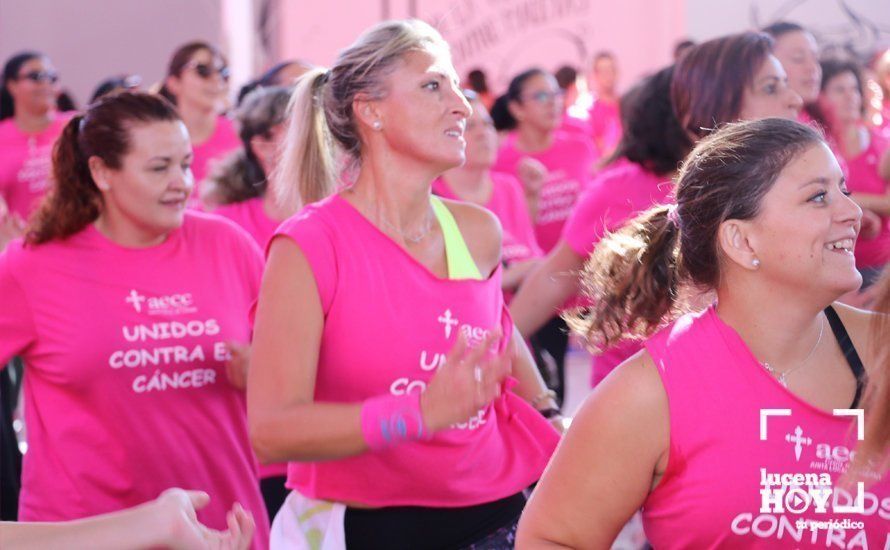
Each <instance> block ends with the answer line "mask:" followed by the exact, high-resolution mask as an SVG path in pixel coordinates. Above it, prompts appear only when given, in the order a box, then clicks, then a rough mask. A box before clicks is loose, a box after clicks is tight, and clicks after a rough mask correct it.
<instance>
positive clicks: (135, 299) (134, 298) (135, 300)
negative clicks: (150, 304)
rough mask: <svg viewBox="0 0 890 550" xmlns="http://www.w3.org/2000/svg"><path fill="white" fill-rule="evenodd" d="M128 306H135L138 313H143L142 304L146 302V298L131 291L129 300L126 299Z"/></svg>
mask: <svg viewBox="0 0 890 550" xmlns="http://www.w3.org/2000/svg"><path fill="white" fill-rule="evenodd" d="M124 301H125V302H127V303H128V304H133V309H135V310H136V312H137V313H141V312H142V302H144V301H145V296H143V295H141V294H139V293H138V292H136V291H135V290H131V291H130V294H129V295H128V297H127V298H125V299H124Z"/></svg>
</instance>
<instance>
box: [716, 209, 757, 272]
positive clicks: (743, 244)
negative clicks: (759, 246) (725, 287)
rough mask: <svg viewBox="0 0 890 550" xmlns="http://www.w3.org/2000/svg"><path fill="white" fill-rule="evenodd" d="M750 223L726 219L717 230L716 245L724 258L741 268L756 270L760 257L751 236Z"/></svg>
mask: <svg viewBox="0 0 890 550" xmlns="http://www.w3.org/2000/svg"><path fill="white" fill-rule="evenodd" d="M751 228H752V226H751V224H750V223H748V222H747V221H745V220H726V221H724V222H723V223H721V224H720V228H719V229H718V230H717V246H719V247H720V251H721V252H722V253H723V255H724V256H726V258H727V259H728V260H729V261H731V262H734V263H735V264H737V265H739V266H740V267H742V268H743V269H749V270H756V269H757V268H758V267H760V259H759V258H758V257H757V250H756V247H755V246H754V243H753V241H754V239H753V238H752V236H751Z"/></svg>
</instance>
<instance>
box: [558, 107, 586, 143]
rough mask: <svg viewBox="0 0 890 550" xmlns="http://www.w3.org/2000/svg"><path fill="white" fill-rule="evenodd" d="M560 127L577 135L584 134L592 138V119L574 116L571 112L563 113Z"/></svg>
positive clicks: (563, 130)
mask: <svg viewBox="0 0 890 550" xmlns="http://www.w3.org/2000/svg"><path fill="white" fill-rule="evenodd" d="M559 129H560V131H562V132H568V133H570V134H573V135H576V136H583V137H584V138H585V139H588V140H590V139H591V134H590V121H589V120H585V119H580V118H578V117H574V116H572V115H570V114H569V113H566V114H564V115H563V117H562V124H560V126H559Z"/></svg>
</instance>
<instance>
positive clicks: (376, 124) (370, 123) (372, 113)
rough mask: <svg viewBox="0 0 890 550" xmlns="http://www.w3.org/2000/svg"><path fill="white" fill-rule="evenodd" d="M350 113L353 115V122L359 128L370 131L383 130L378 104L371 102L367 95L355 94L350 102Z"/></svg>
mask: <svg viewBox="0 0 890 550" xmlns="http://www.w3.org/2000/svg"><path fill="white" fill-rule="evenodd" d="M352 112H353V113H354V114H355V120H356V122H358V124H359V127H364V128H367V129H371V130H381V129H382V128H383V122H384V121H383V113H382V112H381V109H380V103H379V102H377V101H373V100H371V98H370V97H369V96H368V95H367V94H355V98H353V100H352Z"/></svg>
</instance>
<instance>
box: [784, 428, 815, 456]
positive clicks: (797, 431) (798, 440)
mask: <svg viewBox="0 0 890 550" xmlns="http://www.w3.org/2000/svg"><path fill="white" fill-rule="evenodd" d="M802 436H803V429H802V428H801V427H800V426H798V427H796V428H794V437H792V436H791V434H787V435H785V441H787V442H788V443H794V457H795V458H796V459H797V461H798V462H800V453H801V451H803V446H804V445H812V444H813V440H812V439H810V438H809V437H802Z"/></svg>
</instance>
